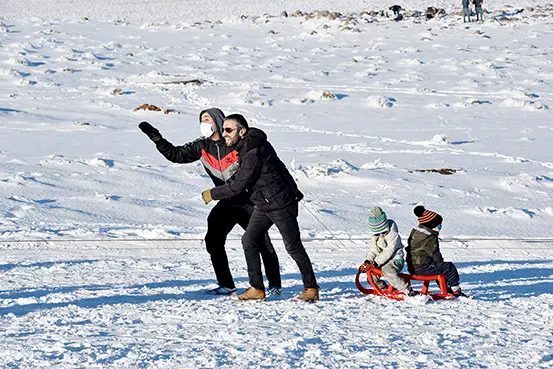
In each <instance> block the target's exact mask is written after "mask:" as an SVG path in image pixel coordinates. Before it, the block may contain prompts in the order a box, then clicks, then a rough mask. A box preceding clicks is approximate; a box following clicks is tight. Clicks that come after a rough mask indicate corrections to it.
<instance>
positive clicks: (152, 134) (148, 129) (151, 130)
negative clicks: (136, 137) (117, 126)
mask: <svg viewBox="0 0 553 369" xmlns="http://www.w3.org/2000/svg"><path fill="white" fill-rule="evenodd" d="M138 128H140V130H141V131H142V132H144V133H145V134H146V136H148V137H149V138H150V140H152V141H154V142H158V141H159V140H161V138H162V137H161V133H159V131H158V130H157V128H155V127H154V126H152V125H151V124H150V123H148V122H142V123H140V124H139V125H138Z"/></svg>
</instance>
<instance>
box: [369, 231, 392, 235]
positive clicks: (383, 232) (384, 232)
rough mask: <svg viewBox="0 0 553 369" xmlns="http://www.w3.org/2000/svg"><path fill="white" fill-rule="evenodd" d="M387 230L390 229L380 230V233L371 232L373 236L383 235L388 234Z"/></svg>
mask: <svg viewBox="0 0 553 369" xmlns="http://www.w3.org/2000/svg"><path fill="white" fill-rule="evenodd" d="M388 232H390V231H382V232H380V233H373V234H374V235H375V236H384V235H386V234H388Z"/></svg>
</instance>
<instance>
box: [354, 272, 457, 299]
mask: <svg viewBox="0 0 553 369" xmlns="http://www.w3.org/2000/svg"><path fill="white" fill-rule="evenodd" d="M361 274H363V273H359V272H358V273H357V275H356V276H355V285H356V286H357V288H358V289H359V291H361V292H363V293H364V294H367V295H378V296H384V297H387V298H389V299H392V300H404V299H405V294H404V293H403V292H399V291H398V290H396V289H395V288H394V287H393V286H392V285H390V284H389V285H388V288H386V289H384V290H382V289H380V288H379V287H378V285H377V284H376V283H375V282H374V280H373V278H372V277H373V276H374V277H383V276H384V273H382V271H381V270H380V269H378V268H370V269H369V270H368V271H367V273H366V275H367V281H368V282H369V283H370V287H371V288H366V287H365V286H363V284H362V283H361V281H360V277H361ZM399 276H400V277H401V278H403V280H404V281H405V282H407V283H411V281H422V282H423V284H422V288H421V290H419V291H418V292H419V293H421V294H423V295H428V296H430V297H431V298H432V300H442V299H445V300H453V299H454V298H455V296H454V295H453V294H451V293H449V292H447V284H446V282H445V277H444V276H443V275H441V274H436V275H413V274H405V273H399ZM432 281H435V282H436V283H437V284H438V286H439V287H440V292H438V293H434V292H431V291H430V282H432ZM412 287H413V289H415V288H414V287H415V286H413V285H412Z"/></svg>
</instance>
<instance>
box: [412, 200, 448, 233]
mask: <svg viewBox="0 0 553 369" xmlns="http://www.w3.org/2000/svg"><path fill="white" fill-rule="evenodd" d="M413 212H414V213H415V215H416V216H417V217H418V220H419V224H420V225H423V226H425V227H428V228H435V227H436V226H438V225H440V224H442V222H443V221H444V219H443V218H442V216H441V215H440V214H438V213H435V212H433V211H431V210H427V209H425V208H424V206H422V205H419V206H417V207H415V209H414V210H413Z"/></svg>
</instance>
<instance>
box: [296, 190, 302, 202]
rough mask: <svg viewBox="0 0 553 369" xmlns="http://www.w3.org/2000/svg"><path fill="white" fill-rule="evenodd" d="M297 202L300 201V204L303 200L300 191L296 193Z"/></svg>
mask: <svg viewBox="0 0 553 369" xmlns="http://www.w3.org/2000/svg"><path fill="white" fill-rule="evenodd" d="M296 200H298V202H300V201H301V200H303V193H302V192H301V191H300V190H297V191H296Z"/></svg>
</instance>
